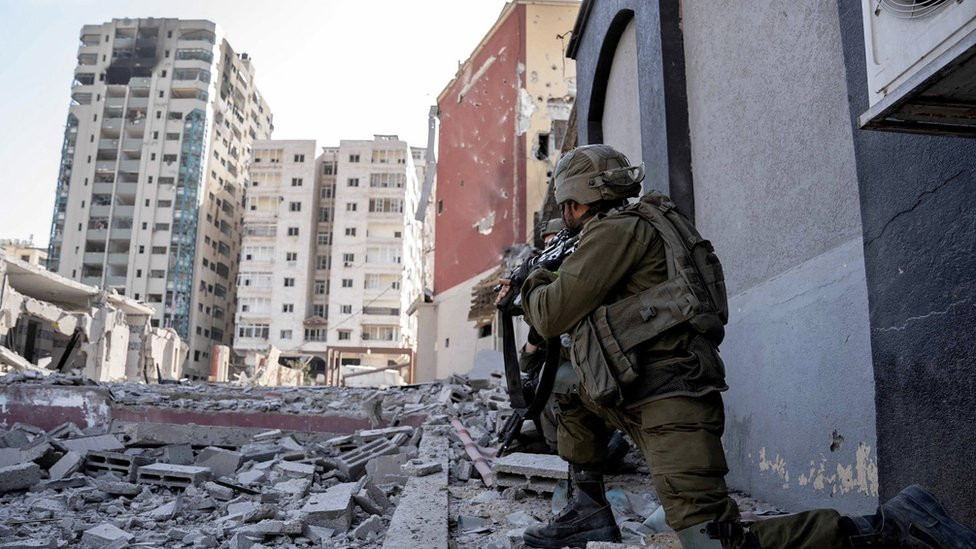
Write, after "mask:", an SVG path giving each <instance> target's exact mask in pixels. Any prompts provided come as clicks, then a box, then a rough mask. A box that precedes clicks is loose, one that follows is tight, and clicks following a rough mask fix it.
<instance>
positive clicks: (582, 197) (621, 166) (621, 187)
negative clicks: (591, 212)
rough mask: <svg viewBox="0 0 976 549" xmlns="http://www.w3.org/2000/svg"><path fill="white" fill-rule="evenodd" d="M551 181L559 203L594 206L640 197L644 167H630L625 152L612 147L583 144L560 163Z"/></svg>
mask: <svg viewBox="0 0 976 549" xmlns="http://www.w3.org/2000/svg"><path fill="white" fill-rule="evenodd" d="M552 178H553V183H554V185H555V194H556V203H558V204H562V203H563V202H565V201H567V200H574V201H576V202H578V203H580V204H592V203H594V202H598V201H600V200H619V199H623V198H630V197H632V196H638V195H639V194H640V191H641V185H640V183H641V181H642V180H643V179H644V166H643V165H640V166H631V164H630V161H629V160H627V157H626V156H624V154H623V153H622V152H620V151H618V150H616V149H614V148H613V147H611V146H609V145H584V146H582V147H576V148H575V149H573V150H571V151H569V152H568V153H566V154H565V155H564V156H563V157H562V158H561V159H560V160H559V163H558V164H556V169H555V170H554V171H553V176H552Z"/></svg>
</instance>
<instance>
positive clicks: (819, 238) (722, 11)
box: [682, 0, 878, 512]
mask: <svg viewBox="0 0 976 549" xmlns="http://www.w3.org/2000/svg"><path fill="white" fill-rule="evenodd" d="M682 13H683V16H684V20H683V29H684V43H685V62H686V66H685V68H686V78H687V85H688V111H689V112H688V115H689V123H690V134H691V150H692V171H693V173H694V189H695V205H696V222H697V224H698V227H699V229H700V231H701V232H702V234H703V235H705V237H706V238H710V239H711V240H712V241H713V242H714V244H715V247H716V250H717V251H718V254H719V257H720V258H722V261H723V264H724V266H725V268H726V277H727V280H728V284H729V292H730V298H731V303H730V305H731V321H730V325H729V327H728V337H727V338H726V342H725V343H724V344H723V346H722V355H723V358H724V359H725V361H726V366H727V369H728V377H729V385H730V386H731V387H732V389H731V390H730V391H729V392H728V393H727V396H726V405H727V413H728V426H727V427H728V431H727V434H726V446H727V451H728V455H729V461H730V467H731V469H732V474H731V475H730V477H729V481H730V484H731V485H732V486H733V487H736V488H741V489H743V490H746V491H750V492H753V493H755V494H756V495H758V496H760V497H762V498H764V499H766V500H769V501H771V502H773V503H776V504H780V505H783V506H786V507H788V508H791V509H798V508H802V507H813V506H830V507H836V508H840V509H841V510H843V511H851V512H854V511H870V510H871V509H872V508H873V507H874V506H875V505H876V500H877V493H878V488H877V467H876V465H875V461H874V452H875V451H876V450H875V445H876V442H875V438H876V436H875V410H874V383H873V378H872V369H871V354H870V339H869V331H868V303H867V290H866V286H865V275H864V260H863V255H862V253H861V244H860V214H859V209H858V194H857V177H856V170H855V163H854V150H853V144H852V136H851V128H850V125H849V124H848V117H847V108H848V104H847V91H846V83H845V79H844V59H843V52H842V48H841V42H840V34H839V24H838V18H837V11H836V9H835V6H832V5H830V4H827V3H816V2H812V3H811V2H807V3H800V4H791V5H790V6H785V5H782V4H779V3H775V2H771V1H758V0H756V1H750V2H746V3H745V5H744V4H743V3H741V2H737V3H715V2H684V3H683V5H682Z"/></svg>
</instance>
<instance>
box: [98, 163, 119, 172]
mask: <svg viewBox="0 0 976 549" xmlns="http://www.w3.org/2000/svg"><path fill="white" fill-rule="evenodd" d="M95 171H96V172H114V171H115V160H99V161H97V162H95Z"/></svg>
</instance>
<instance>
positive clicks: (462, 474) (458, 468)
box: [454, 459, 474, 482]
mask: <svg viewBox="0 0 976 549" xmlns="http://www.w3.org/2000/svg"><path fill="white" fill-rule="evenodd" d="M472 469H474V467H472V465H471V462H470V461H468V460H466V459H462V460H461V461H459V462H458V464H457V465H455V466H454V474H455V475H457V479H458V480H460V481H461V482H465V481H467V480H468V479H470V478H471V471H472Z"/></svg>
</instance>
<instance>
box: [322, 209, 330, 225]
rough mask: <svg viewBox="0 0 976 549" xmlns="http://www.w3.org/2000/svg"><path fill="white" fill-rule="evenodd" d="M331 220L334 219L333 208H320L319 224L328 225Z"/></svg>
mask: <svg viewBox="0 0 976 549" xmlns="http://www.w3.org/2000/svg"><path fill="white" fill-rule="evenodd" d="M330 219H332V208H329V207H321V208H319V223H328V222H329V220H330Z"/></svg>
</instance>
